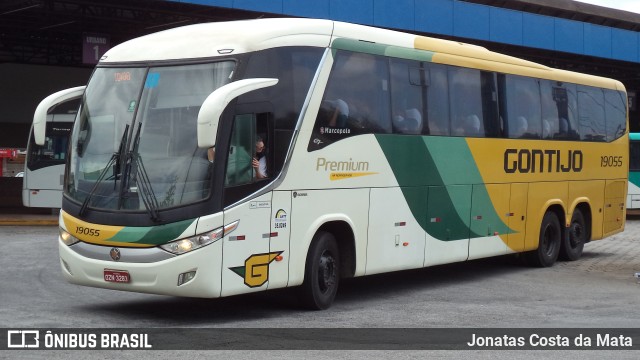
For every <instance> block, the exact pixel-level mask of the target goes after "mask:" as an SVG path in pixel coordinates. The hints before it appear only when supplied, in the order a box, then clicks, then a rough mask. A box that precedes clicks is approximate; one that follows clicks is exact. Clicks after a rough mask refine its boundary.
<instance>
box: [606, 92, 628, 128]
mask: <svg viewBox="0 0 640 360" xmlns="http://www.w3.org/2000/svg"><path fill="white" fill-rule="evenodd" d="M604 110H605V115H606V128H607V129H606V131H607V141H613V140H615V139H617V138H619V137H620V136H622V135H624V134H625V132H626V131H625V130H626V128H627V119H626V115H625V114H626V113H627V97H626V95H625V93H624V92H622V91H616V90H606V89H605V90H604Z"/></svg>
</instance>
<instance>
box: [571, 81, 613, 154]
mask: <svg viewBox="0 0 640 360" xmlns="http://www.w3.org/2000/svg"><path fill="white" fill-rule="evenodd" d="M578 120H579V121H578V122H579V125H580V139H581V140H587V141H606V138H607V136H606V130H605V122H604V94H603V92H602V89H599V88H594V87H590V86H582V85H579V86H578Z"/></svg>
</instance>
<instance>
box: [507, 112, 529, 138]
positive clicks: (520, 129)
mask: <svg viewBox="0 0 640 360" xmlns="http://www.w3.org/2000/svg"><path fill="white" fill-rule="evenodd" d="M515 125H516V127H515V130H514V131H513V136H511V137H512V138H523V137H526V136H525V134H526V133H527V130H529V122H528V121H527V119H525V117H524V116H518V117H517V118H516V123H515Z"/></svg>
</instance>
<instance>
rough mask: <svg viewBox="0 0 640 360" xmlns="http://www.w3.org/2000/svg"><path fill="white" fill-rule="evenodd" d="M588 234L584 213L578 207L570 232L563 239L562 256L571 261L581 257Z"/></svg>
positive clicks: (572, 219)
mask: <svg viewBox="0 0 640 360" xmlns="http://www.w3.org/2000/svg"><path fill="white" fill-rule="evenodd" d="M587 234H588V232H587V225H586V221H585V219H584V215H583V214H582V211H581V210H580V209H576V210H575V211H574V212H573V217H572V218H571V225H569V234H568V235H567V236H565V237H564V238H563V239H562V246H561V247H560V258H561V259H563V260H569V261H575V260H578V259H580V257H581V256H582V250H583V249H584V244H585V243H586V242H587Z"/></svg>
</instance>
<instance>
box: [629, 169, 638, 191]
mask: <svg viewBox="0 0 640 360" xmlns="http://www.w3.org/2000/svg"><path fill="white" fill-rule="evenodd" d="M629 182H630V183H632V184H633V185H635V186H638V187H640V172H635V171H631V172H629Z"/></svg>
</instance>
